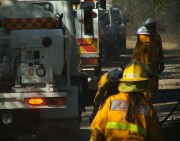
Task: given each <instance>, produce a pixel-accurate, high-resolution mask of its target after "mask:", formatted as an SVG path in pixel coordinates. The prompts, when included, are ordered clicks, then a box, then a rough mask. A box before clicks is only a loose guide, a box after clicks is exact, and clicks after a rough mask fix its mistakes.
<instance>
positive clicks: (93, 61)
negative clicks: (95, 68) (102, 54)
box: [81, 58, 99, 65]
mask: <svg viewBox="0 0 180 141" xmlns="http://www.w3.org/2000/svg"><path fill="white" fill-rule="evenodd" d="M81 64H82V65H98V64H99V61H98V58H88V59H85V58H83V59H82V63H81Z"/></svg>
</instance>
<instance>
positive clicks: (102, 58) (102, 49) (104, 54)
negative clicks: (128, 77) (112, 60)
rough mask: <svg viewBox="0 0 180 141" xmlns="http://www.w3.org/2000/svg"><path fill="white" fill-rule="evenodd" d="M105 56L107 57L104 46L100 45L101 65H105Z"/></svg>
mask: <svg viewBox="0 0 180 141" xmlns="http://www.w3.org/2000/svg"><path fill="white" fill-rule="evenodd" d="M107 58H108V55H107V50H106V48H103V47H102V46H100V61H101V64H102V66H105V65H106V63H107Z"/></svg>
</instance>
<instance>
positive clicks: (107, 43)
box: [72, 0, 128, 79]
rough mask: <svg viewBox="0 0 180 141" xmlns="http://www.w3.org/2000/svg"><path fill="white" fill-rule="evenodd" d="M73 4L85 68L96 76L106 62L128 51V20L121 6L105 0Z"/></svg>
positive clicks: (82, 61) (78, 41)
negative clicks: (107, 3)
mask: <svg viewBox="0 0 180 141" xmlns="http://www.w3.org/2000/svg"><path fill="white" fill-rule="evenodd" d="M72 7H73V11H74V19H75V29H76V38H77V43H78V46H79V48H80V49H79V51H80V61H81V69H82V70H83V71H86V72H87V74H88V76H89V77H91V76H96V75H98V74H99V73H100V71H101V67H102V65H105V64H106V63H107V62H108V61H112V60H113V59H117V58H118V57H119V56H120V54H122V53H124V52H125V50H126V23H127V21H128V20H125V18H124V16H123V14H122V12H121V10H120V8H119V7H117V6H110V7H107V6H106V1H105V0H100V1H97V0H81V1H73V5H72ZM106 7H107V8H106ZM92 72H93V73H92ZM92 74H93V75H92ZM92 79H93V78H92Z"/></svg>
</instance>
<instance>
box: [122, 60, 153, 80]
mask: <svg viewBox="0 0 180 141" xmlns="http://www.w3.org/2000/svg"><path fill="white" fill-rule="evenodd" d="M150 74H151V71H150V69H149V67H148V66H147V65H146V64H143V63H140V62H132V63H130V64H128V65H127V66H126V68H125V69H124V72H123V77H122V78H121V79H120V81H121V82H134V81H145V80H149V78H150Z"/></svg>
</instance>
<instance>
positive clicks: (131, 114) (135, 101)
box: [126, 93, 142, 123]
mask: <svg viewBox="0 0 180 141" xmlns="http://www.w3.org/2000/svg"><path fill="white" fill-rule="evenodd" d="M141 97H142V94H140V93H129V100H128V109H127V114H126V121H128V122H132V123H135V117H136V114H138V109H139V105H140V99H141Z"/></svg>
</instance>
